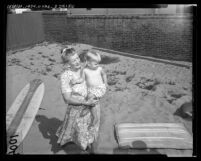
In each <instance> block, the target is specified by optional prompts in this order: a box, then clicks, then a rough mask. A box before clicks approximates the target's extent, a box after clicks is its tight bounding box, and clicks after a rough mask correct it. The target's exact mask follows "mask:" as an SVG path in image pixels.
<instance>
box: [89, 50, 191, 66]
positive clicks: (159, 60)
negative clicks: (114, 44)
mask: <svg viewBox="0 0 201 161" xmlns="http://www.w3.org/2000/svg"><path fill="white" fill-rule="evenodd" d="M92 49H95V50H100V51H103V52H108V53H111V54H118V55H122V56H127V57H131V58H137V59H146V60H149V61H154V62H158V63H165V64H170V65H175V66H179V67H185V68H188V69H189V68H190V67H192V65H185V64H179V63H175V62H170V61H168V60H165V59H157V58H153V57H148V56H140V55H135V54H129V53H126V52H120V51H115V50H111V49H105V48H98V47H93V48H92Z"/></svg>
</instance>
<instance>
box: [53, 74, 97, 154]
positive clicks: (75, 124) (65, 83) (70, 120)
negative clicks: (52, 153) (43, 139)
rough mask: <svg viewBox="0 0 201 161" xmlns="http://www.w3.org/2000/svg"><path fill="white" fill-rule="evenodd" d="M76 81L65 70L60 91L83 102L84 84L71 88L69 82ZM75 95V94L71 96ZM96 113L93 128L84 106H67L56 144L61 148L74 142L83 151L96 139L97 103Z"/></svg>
mask: <svg viewBox="0 0 201 161" xmlns="http://www.w3.org/2000/svg"><path fill="white" fill-rule="evenodd" d="M72 79H77V76H76V74H74V72H73V71H71V70H66V71H65V72H64V73H62V75H61V91H62V93H65V92H72V97H74V98H76V99H80V100H83V99H85V97H86V96H87V87H86V84H85V82H84V83H82V84H76V85H74V86H71V83H70V81H71V80H72ZM73 93H76V94H73ZM94 108H96V111H97V116H98V122H97V124H96V125H95V126H93V127H91V126H90V125H91V112H90V109H88V108H86V107H85V106H73V105H68V107H67V109H66V114H65V117H64V121H63V123H62V125H61V126H60V127H59V128H58V130H57V132H56V136H58V141H57V143H58V144H60V145H61V146H62V145H64V144H66V143H68V142H74V143H76V144H77V145H78V146H80V147H81V148H82V149H83V150H86V148H87V146H88V145H89V144H91V143H93V142H94V140H96V139H97V137H98V131H99V124H100V105H99V103H98V104H97V105H96V106H95V107H94ZM83 110H86V111H85V115H84V116H80V114H81V112H82V111H83Z"/></svg>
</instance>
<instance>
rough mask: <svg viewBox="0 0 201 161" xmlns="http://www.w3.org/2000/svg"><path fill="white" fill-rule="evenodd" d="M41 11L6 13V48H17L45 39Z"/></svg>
mask: <svg viewBox="0 0 201 161" xmlns="http://www.w3.org/2000/svg"><path fill="white" fill-rule="evenodd" d="M43 29H44V28H43V19H42V16H41V12H37V13H34V12H30V13H23V14H8V15H7V31H6V32H7V33H6V34H7V36H6V48H7V50H9V49H17V48H21V47H26V46H29V45H33V44H36V43H40V42H42V41H44V40H45V36H44V30H43Z"/></svg>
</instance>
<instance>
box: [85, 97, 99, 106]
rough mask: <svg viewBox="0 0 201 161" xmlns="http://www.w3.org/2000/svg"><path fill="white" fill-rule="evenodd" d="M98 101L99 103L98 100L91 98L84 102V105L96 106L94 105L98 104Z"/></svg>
mask: <svg viewBox="0 0 201 161" xmlns="http://www.w3.org/2000/svg"><path fill="white" fill-rule="evenodd" d="M96 103H97V100H94V99H90V100H88V101H86V102H85V103H84V105H85V106H90V107H94V106H95V105H96Z"/></svg>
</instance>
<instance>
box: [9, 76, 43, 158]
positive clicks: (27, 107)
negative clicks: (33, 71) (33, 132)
mask: <svg viewBox="0 0 201 161" xmlns="http://www.w3.org/2000/svg"><path fill="white" fill-rule="evenodd" d="M44 90H45V86H44V83H43V82H42V81H41V80H39V79H35V80H33V81H31V82H30V83H28V84H27V85H26V86H25V87H24V88H23V89H22V90H21V92H20V93H19V94H18V96H17V97H16V99H15V101H14V102H13V104H12V105H11V107H10V109H9V110H8V112H7V114H6V130H7V143H8V144H7V154H15V151H16V150H17V149H18V147H19V145H20V144H21V143H22V141H23V140H24V138H25V137H26V135H27V133H28V131H29V129H30V127H31V125H32V123H33V121H34V119H35V116H36V114H37V112H38V109H39V107H40V104H41V102H42V99H43V95H44Z"/></svg>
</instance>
